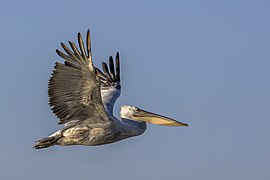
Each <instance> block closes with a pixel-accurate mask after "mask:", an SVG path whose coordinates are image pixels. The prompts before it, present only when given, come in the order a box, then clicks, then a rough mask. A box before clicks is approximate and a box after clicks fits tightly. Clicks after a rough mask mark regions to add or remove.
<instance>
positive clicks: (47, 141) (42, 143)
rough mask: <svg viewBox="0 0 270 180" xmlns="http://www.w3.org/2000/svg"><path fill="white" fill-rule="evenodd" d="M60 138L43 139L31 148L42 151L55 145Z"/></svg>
mask: <svg viewBox="0 0 270 180" xmlns="http://www.w3.org/2000/svg"><path fill="white" fill-rule="evenodd" d="M60 138H61V137H60V136H51V137H45V138H42V139H40V140H38V141H37V142H36V144H35V145H34V146H33V148H35V149H42V148H47V147H50V146H53V145H55V144H56V143H57V141H58V140H59V139H60Z"/></svg>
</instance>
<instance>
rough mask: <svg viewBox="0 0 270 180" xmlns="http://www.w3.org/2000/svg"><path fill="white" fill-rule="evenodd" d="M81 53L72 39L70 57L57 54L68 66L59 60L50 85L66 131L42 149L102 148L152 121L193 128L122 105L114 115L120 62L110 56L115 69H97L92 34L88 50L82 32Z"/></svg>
mask: <svg viewBox="0 0 270 180" xmlns="http://www.w3.org/2000/svg"><path fill="white" fill-rule="evenodd" d="M78 44H79V49H78V48H77V46H76V45H75V43H73V42H70V41H69V45H70V47H71V49H70V48H68V47H67V46H66V45H65V44H64V43H61V46H62V48H63V49H64V51H65V53H64V52H62V51H60V50H58V49H57V50H56V53H57V54H58V55H59V56H60V57H61V58H63V59H64V63H63V64H62V63H59V62H56V63H55V66H54V70H53V72H52V75H51V77H50V80H49V83H48V97H49V105H50V106H51V109H52V111H53V113H54V114H55V115H56V116H57V118H58V119H59V122H58V124H63V125H64V126H63V128H62V129H60V130H59V131H57V132H55V133H53V134H52V135H50V136H48V137H45V138H42V139H40V140H38V141H37V142H36V143H35V145H34V146H33V147H34V148H36V149H41V148H47V147H50V146H54V145H60V146H69V145H84V146H97V145H103V144H109V143H113V142H116V141H120V140H122V139H126V138H129V137H133V136H138V135H141V134H142V133H144V132H145V130H146V123H152V124H158V125H163V126H188V124H185V123H182V122H179V121H176V120H174V119H171V118H168V117H165V116H161V115H158V114H155V113H151V112H148V111H145V110H142V109H140V108H138V107H135V106H121V111H120V117H121V119H117V118H116V117H115V116H114V114H113V106H114V103H115V101H116V99H117V98H118V97H119V96H120V93H121V85H120V59H119V53H118V52H117V53H116V58H115V63H114V61H113V58H112V56H111V57H110V58H109V68H108V65H107V64H106V63H104V62H103V63H102V69H103V71H101V70H100V69H98V68H97V67H95V66H94V65H93V60H92V52H91V44H90V31H89V30H88V31H87V35H86V49H85V45H84V43H83V39H82V36H81V34H80V33H78Z"/></svg>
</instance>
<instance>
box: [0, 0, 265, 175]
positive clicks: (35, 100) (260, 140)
mask: <svg viewBox="0 0 270 180" xmlns="http://www.w3.org/2000/svg"><path fill="white" fill-rule="evenodd" d="M269 9H270V3H269V1H263V0H257V1H251V0H250V1H246V0H245V1H244V0H228V1H217V0H215V1H214V0H206V1H196V0H191V1H166V2H165V1H141V0H138V1H117V0H115V1H64V0H62V1H54V2H53V1H51V2H49V1H47V2H46V1H39V2H38V1H34V0H29V1H12V0H11V1H6V2H2V3H1V7H0V20H1V28H0V32H1V33H0V38H1V41H0V49H1V71H0V82H1V88H0V91H1V93H0V99H1V103H0V109H1V131H0V137H1V148H0V159H1V160H0V179H27V180H32V179H39V180H43V179H44V180H45V179H46V180H47V179H66V180H71V179H82V180H83V179H110V180H119V179H129V180H137V179H155V180H163V179H180V178H181V179H187V180H197V179H201V180H209V179H210V180H211V179H213V180H216V179H219V180H227V179H237V180H239V179H245V180H251V179H269V178H270V172H269V167H270V161H269V160H270V154H269V152H270V143H269V137H270V131H269V126H270V111H269V107H270V103H269V102H270V93H269V92H270V84H269V77H270V71H269V69H270V49H269V47H270V46H269V42H270V21H269V17H270V11H269ZM87 29H90V30H91V33H92V50H93V57H94V63H95V65H96V66H99V67H100V65H101V62H102V61H107V59H108V57H109V56H110V55H115V53H116V51H119V52H120V57H121V68H122V71H121V76H122V79H121V80H122V95H121V97H120V99H119V100H118V101H117V103H116V107H115V113H117V114H118V113H119V106H120V105H122V104H128V105H136V106H138V107H141V108H143V109H146V110H149V111H153V112H156V113H160V114H163V115H166V116H169V117H172V118H175V119H177V120H180V121H183V122H186V123H188V124H189V125H190V126H189V127H188V128H184V127H180V128H179V127H162V126H156V125H155V126H154V125H148V129H147V131H146V132H145V133H144V134H143V135H141V136H139V137H136V138H130V139H127V140H124V141H121V142H118V143H114V144H110V145H105V146H99V147H83V146H71V147H59V146H56V147H51V148H49V149H44V150H35V149H32V148H31V147H32V145H33V143H34V142H35V141H36V140H37V139H39V138H41V137H44V136H47V135H49V134H50V133H52V132H54V131H56V130H58V129H59V128H60V126H58V125H57V119H56V117H55V116H54V115H53V114H52V113H51V111H50V108H49V106H48V99H47V81H48V79H49V77H50V74H51V71H52V69H53V66H54V63H55V62H56V61H61V59H60V58H59V57H58V56H57V54H56V53H55V49H56V48H60V42H67V41H68V40H71V41H75V40H76V34H77V32H81V33H82V34H83V35H84V36H85V34H86V31H87Z"/></svg>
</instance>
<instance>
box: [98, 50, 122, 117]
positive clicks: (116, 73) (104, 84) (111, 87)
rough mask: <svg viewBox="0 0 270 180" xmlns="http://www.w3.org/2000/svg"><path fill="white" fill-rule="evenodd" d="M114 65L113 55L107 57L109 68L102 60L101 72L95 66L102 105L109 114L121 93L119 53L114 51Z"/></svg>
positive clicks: (111, 112)
mask: <svg viewBox="0 0 270 180" xmlns="http://www.w3.org/2000/svg"><path fill="white" fill-rule="evenodd" d="M115 66H116V67H114V63H113V57H112V56H110V58H109V68H110V69H109V68H108V66H107V64H106V63H105V62H102V68H103V72H102V71H101V70H99V69H98V68H96V72H97V75H98V77H99V79H100V85H101V97H102V101H103V104H104V107H105V109H106V111H107V113H108V114H109V115H113V105H114V103H115V101H116V99H117V98H118V97H119V96H120V94H121V85H120V60H119V53H118V52H117V53H116V57H115Z"/></svg>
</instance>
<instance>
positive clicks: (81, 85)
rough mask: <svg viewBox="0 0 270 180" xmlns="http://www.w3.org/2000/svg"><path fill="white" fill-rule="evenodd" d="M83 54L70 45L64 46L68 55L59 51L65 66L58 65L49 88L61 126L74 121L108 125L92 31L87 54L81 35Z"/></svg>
mask: <svg viewBox="0 0 270 180" xmlns="http://www.w3.org/2000/svg"><path fill="white" fill-rule="evenodd" d="M78 43H79V48H80V50H79V49H78V48H77V47H76V45H75V44H74V43H73V42H69V44H70V46H71V49H72V50H70V49H69V48H68V47H67V46H66V45H65V44H63V43H61V46H62V47H63V49H64V50H65V52H66V54H65V53H63V52H61V51H60V50H56V52H57V54H58V55H59V56H60V57H62V58H63V59H64V60H65V62H64V64H61V63H59V62H56V64H55V67H54V70H53V73H52V76H51V78H50V80H49V84H48V96H49V105H50V106H51V107H52V111H53V112H54V113H55V115H56V116H57V117H58V118H59V124H63V123H69V122H71V121H76V122H77V121H89V120H90V121H89V122H87V123H106V122H108V121H109V118H108V116H107V113H106V111H105V109H104V107H103V103H102V99H101V92H100V82H99V78H98V76H97V74H96V71H95V68H94V67H93V63H92V56H91V45H90V31H89V30H88V31H87V40H86V48H87V51H85V48H84V45H83V40H82V36H81V34H80V33H78Z"/></svg>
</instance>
